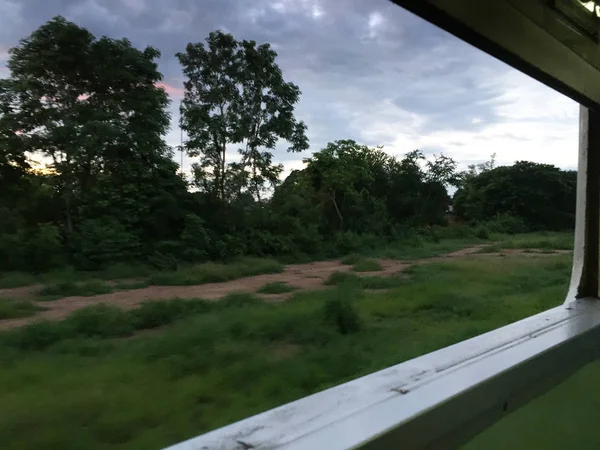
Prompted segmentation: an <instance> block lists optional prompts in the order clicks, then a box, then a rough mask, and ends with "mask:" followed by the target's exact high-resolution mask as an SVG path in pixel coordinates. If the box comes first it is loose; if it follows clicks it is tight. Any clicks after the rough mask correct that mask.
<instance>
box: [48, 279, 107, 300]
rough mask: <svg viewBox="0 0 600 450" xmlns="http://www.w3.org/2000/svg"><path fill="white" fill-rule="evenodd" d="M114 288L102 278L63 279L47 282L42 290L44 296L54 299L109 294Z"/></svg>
mask: <svg viewBox="0 0 600 450" xmlns="http://www.w3.org/2000/svg"><path fill="white" fill-rule="evenodd" d="M112 291H113V288H112V286H111V285H109V284H107V283H106V282H104V281H101V280H89V281H79V282H76V281H62V282H59V283H55V284H47V285H45V286H44V287H43V288H42V290H41V291H40V295H42V296H43V297H49V298H50V299H52V300H55V299H57V298H62V297H71V296H82V297H88V296H92V295H99V294H108V293H109V292H112Z"/></svg>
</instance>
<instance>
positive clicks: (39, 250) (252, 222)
mask: <svg viewBox="0 0 600 450" xmlns="http://www.w3.org/2000/svg"><path fill="white" fill-rule="evenodd" d="M159 56H160V52H159V51H158V50H157V49H154V48H151V47H148V48H145V49H143V50H139V49H136V48H134V47H133V46H132V45H131V43H130V42H129V41H128V40H126V39H120V40H115V39H110V38H107V37H102V38H99V39H98V38H96V37H94V36H93V35H92V34H91V33H90V32H89V31H87V30H86V29H83V28H81V27H79V26H77V25H76V24H73V23H71V22H68V21H66V20H65V19H64V18H62V17H57V18H55V19H53V20H52V21H50V22H48V23H46V24H45V25H43V26H42V27H40V28H39V29H38V30H36V31H35V32H33V33H32V34H31V36H29V37H28V38H26V39H23V40H22V41H21V42H20V43H19V45H18V46H17V47H15V48H13V49H11V51H10V59H9V62H8V67H9V69H10V73H11V76H10V78H8V79H3V80H0V189H1V193H2V195H1V197H0V270H27V271H42V270H49V269H53V268H56V267H61V266H64V265H67V264H68V265H73V266H75V267H77V268H81V269H89V270H93V269H98V268H100V267H103V266H105V265H108V264H113V263H117V262H133V261H137V262H139V261H142V262H146V263H149V264H152V265H154V266H156V267H159V268H171V267H174V266H176V265H178V264H180V263H185V262H198V261H203V260H207V259H227V258H232V257H236V256H239V255H298V254H308V255H313V256H319V257H323V256H332V255H336V254H341V253H345V252H349V251H354V250H357V249H359V248H361V247H363V246H375V245H382V244H383V243H385V242H391V241H394V240H398V239H408V238H410V237H411V236H414V235H415V234H416V233H417V234H419V233H420V234H421V235H435V234H436V233H438V234H439V233H440V232H441V231H440V230H442V228H441V227H443V226H445V225H447V224H448V220H449V219H450V218H452V217H454V218H455V219H456V220H458V221H462V222H465V223H468V224H478V225H477V226H479V227H480V230H481V227H485V226H488V225H489V226H491V225H490V224H494V227H495V228H494V230H495V231H525V230H527V229H562V228H569V227H572V226H573V221H574V207H575V174H574V172H565V171H561V170H560V169H557V168H555V167H553V166H549V165H542V164H535V163H529V162H520V163H517V164H515V165H514V166H512V167H498V168H494V167H493V164H492V163H490V164H486V165H481V166H479V167H471V168H470V169H469V171H467V172H457V164H456V162H455V161H453V160H452V159H451V158H448V157H446V156H443V155H439V156H436V157H434V158H433V159H429V160H428V159H426V158H425V156H424V155H423V154H422V153H421V152H419V151H413V152H409V153H408V154H406V155H405V156H404V157H403V158H401V159H400V158H395V157H392V156H390V155H388V154H386V153H384V152H383V151H382V149H381V148H371V147H367V146H364V145H360V144H358V143H356V142H354V141H351V140H338V141H335V142H331V143H329V144H328V145H327V146H326V147H325V148H324V149H322V150H320V151H317V152H314V153H313V154H312V155H311V156H310V157H308V158H306V159H305V160H304V162H305V168H304V169H302V170H297V171H293V172H292V173H291V174H290V175H289V176H288V177H287V178H286V179H285V180H284V181H283V182H281V181H280V175H281V172H282V170H283V167H282V165H281V164H276V163H274V162H273V153H274V151H275V147H276V146H277V145H278V143H280V142H288V144H289V146H288V151H291V152H301V151H304V150H307V149H308V148H309V143H308V139H307V137H306V125H305V124H304V123H303V122H302V121H298V120H297V119H296V118H295V116H294V106H295V104H296V103H297V102H298V100H299V97H300V90H299V88H298V86H296V85H294V84H293V83H289V82H285V80H284V78H283V74H282V72H281V70H280V69H279V67H278V66H277V64H276V62H275V59H276V56H277V55H276V53H275V52H274V51H273V50H272V49H271V48H270V46H269V45H268V44H264V45H257V44H256V43H255V42H253V41H237V40H235V39H234V38H233V36H231V35H229V34H225V33H222V32H214V33H211V34H210V36H209V37H208V38H207V39H206V43H196V44H189V45H188V46H187V47H186V49H185V51H183V52H182V53H178V54H177V58H178V59H179V61H180V63H181V65H182V68H183V73H184V75H185V77H186V81H185V83H184V87H185V90H184V98H183V101H182V104H181V121H180V126H181V127H182V129H184V130H185V131H186V134H187V136H188V139H187V141H186V142H185V143H184V149H183V150H184V151H186V152H187V154H188V155H189V156H191V157H194V158H195V159H194V161H195V163H194V164H193V167H192V176H191V178H190V177H188V178H186V177H184V176H183V175H182V174H181V173H179V172H178V169H179V167H178V166H177V164H176V163H175V162H174V161H173V159H172V156H173V150H174V149H171V148H169V147H168V146H167V145H166V143H165V141H164V135H165V133H166V132H167V131H168V127H169V123H170V117H169V113H168V109H167V108H168V106H169V99H168V96H167V94H166V92H165V91H164V90H163V89H162V88H161V87H160V81H161V79H162V75H161V74H160V72H159V71H158V68H157V64H156V60H157V58H158V57H159ZM232 149H234V150H237V155H235V158H234V157H232V155H231V150H232ZM36 160H38V161H39V160H42V161H43V164H42V165H36V164H34V161H36ZM450 187H455V188H456V189H457V191H456V194H455V196H454V201H453V200H452V199H451V197H450V195H449V194H448V189H449V188H450ZM452 208H453V209H454V215H453V214H451V213H450V211H451V210H452ZM485 223H487V224H488V225H482V224H485ZM499 227H500V228H501V229H500V230H498V228H499ZM450 228H452V230H454V231H452V233H455V234H456V233H457V232H458V231H456V230H458V229H459V228H460V229H461V230H463V231H460V232H461V233H463V232H464V233H466V232H470V231H464V230H466V228H465V227H464V226H461V227H459V226H453V227H448V229H450ZM492 228H493V227H492Z"/></svg>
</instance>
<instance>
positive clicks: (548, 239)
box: [500, 232, 574, 250]
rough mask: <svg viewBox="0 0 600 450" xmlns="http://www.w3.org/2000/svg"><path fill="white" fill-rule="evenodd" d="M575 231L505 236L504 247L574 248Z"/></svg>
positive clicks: (503, 238) (503, 239) (502, 243)
mask: <svg viewBox="0 0 600 450" xmlns="http://www.w3.org/2000/svg"><path fill="white" fill-rule="evenodd" d="M573 239H574V237H573V233H566V232H562V233H561V232H540V233H527V234H516V235H513V236H503V237H501V238H500V240H502V242H501V245H502V248H519V249H540V250H573Z"/></svg>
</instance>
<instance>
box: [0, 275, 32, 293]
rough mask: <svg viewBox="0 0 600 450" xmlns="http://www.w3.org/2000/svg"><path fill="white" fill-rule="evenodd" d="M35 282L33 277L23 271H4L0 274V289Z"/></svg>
mask: <svg viewBox="0 0 600 450" xmlns="http://www.w3.org/2000/svg"><path fill="white" fill-rule="evenodd" d="M34 283H35V277H34V276H33V275H32V274H30V273H24V272H5V273H1V274H0V289H6V288H15V287H19V286H29V285H31V284H34Z"/></svg>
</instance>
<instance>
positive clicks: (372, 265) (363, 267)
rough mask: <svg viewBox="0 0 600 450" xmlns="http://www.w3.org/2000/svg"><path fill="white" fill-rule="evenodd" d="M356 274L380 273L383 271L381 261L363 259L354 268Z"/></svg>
mask: <svg viewBox="0 0 600 450" xmlns="http://www.w3.org/2000/svg"><path fill="white" fill-rule="evenodd" d="M352 270H353V271H355V272H378V271H380V270H383V267H381V264H380V263H379V261H377V260H375V259H362V260H360V261H358V262H357V263H356V264H354V265H353V266H352Z"/></svg>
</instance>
